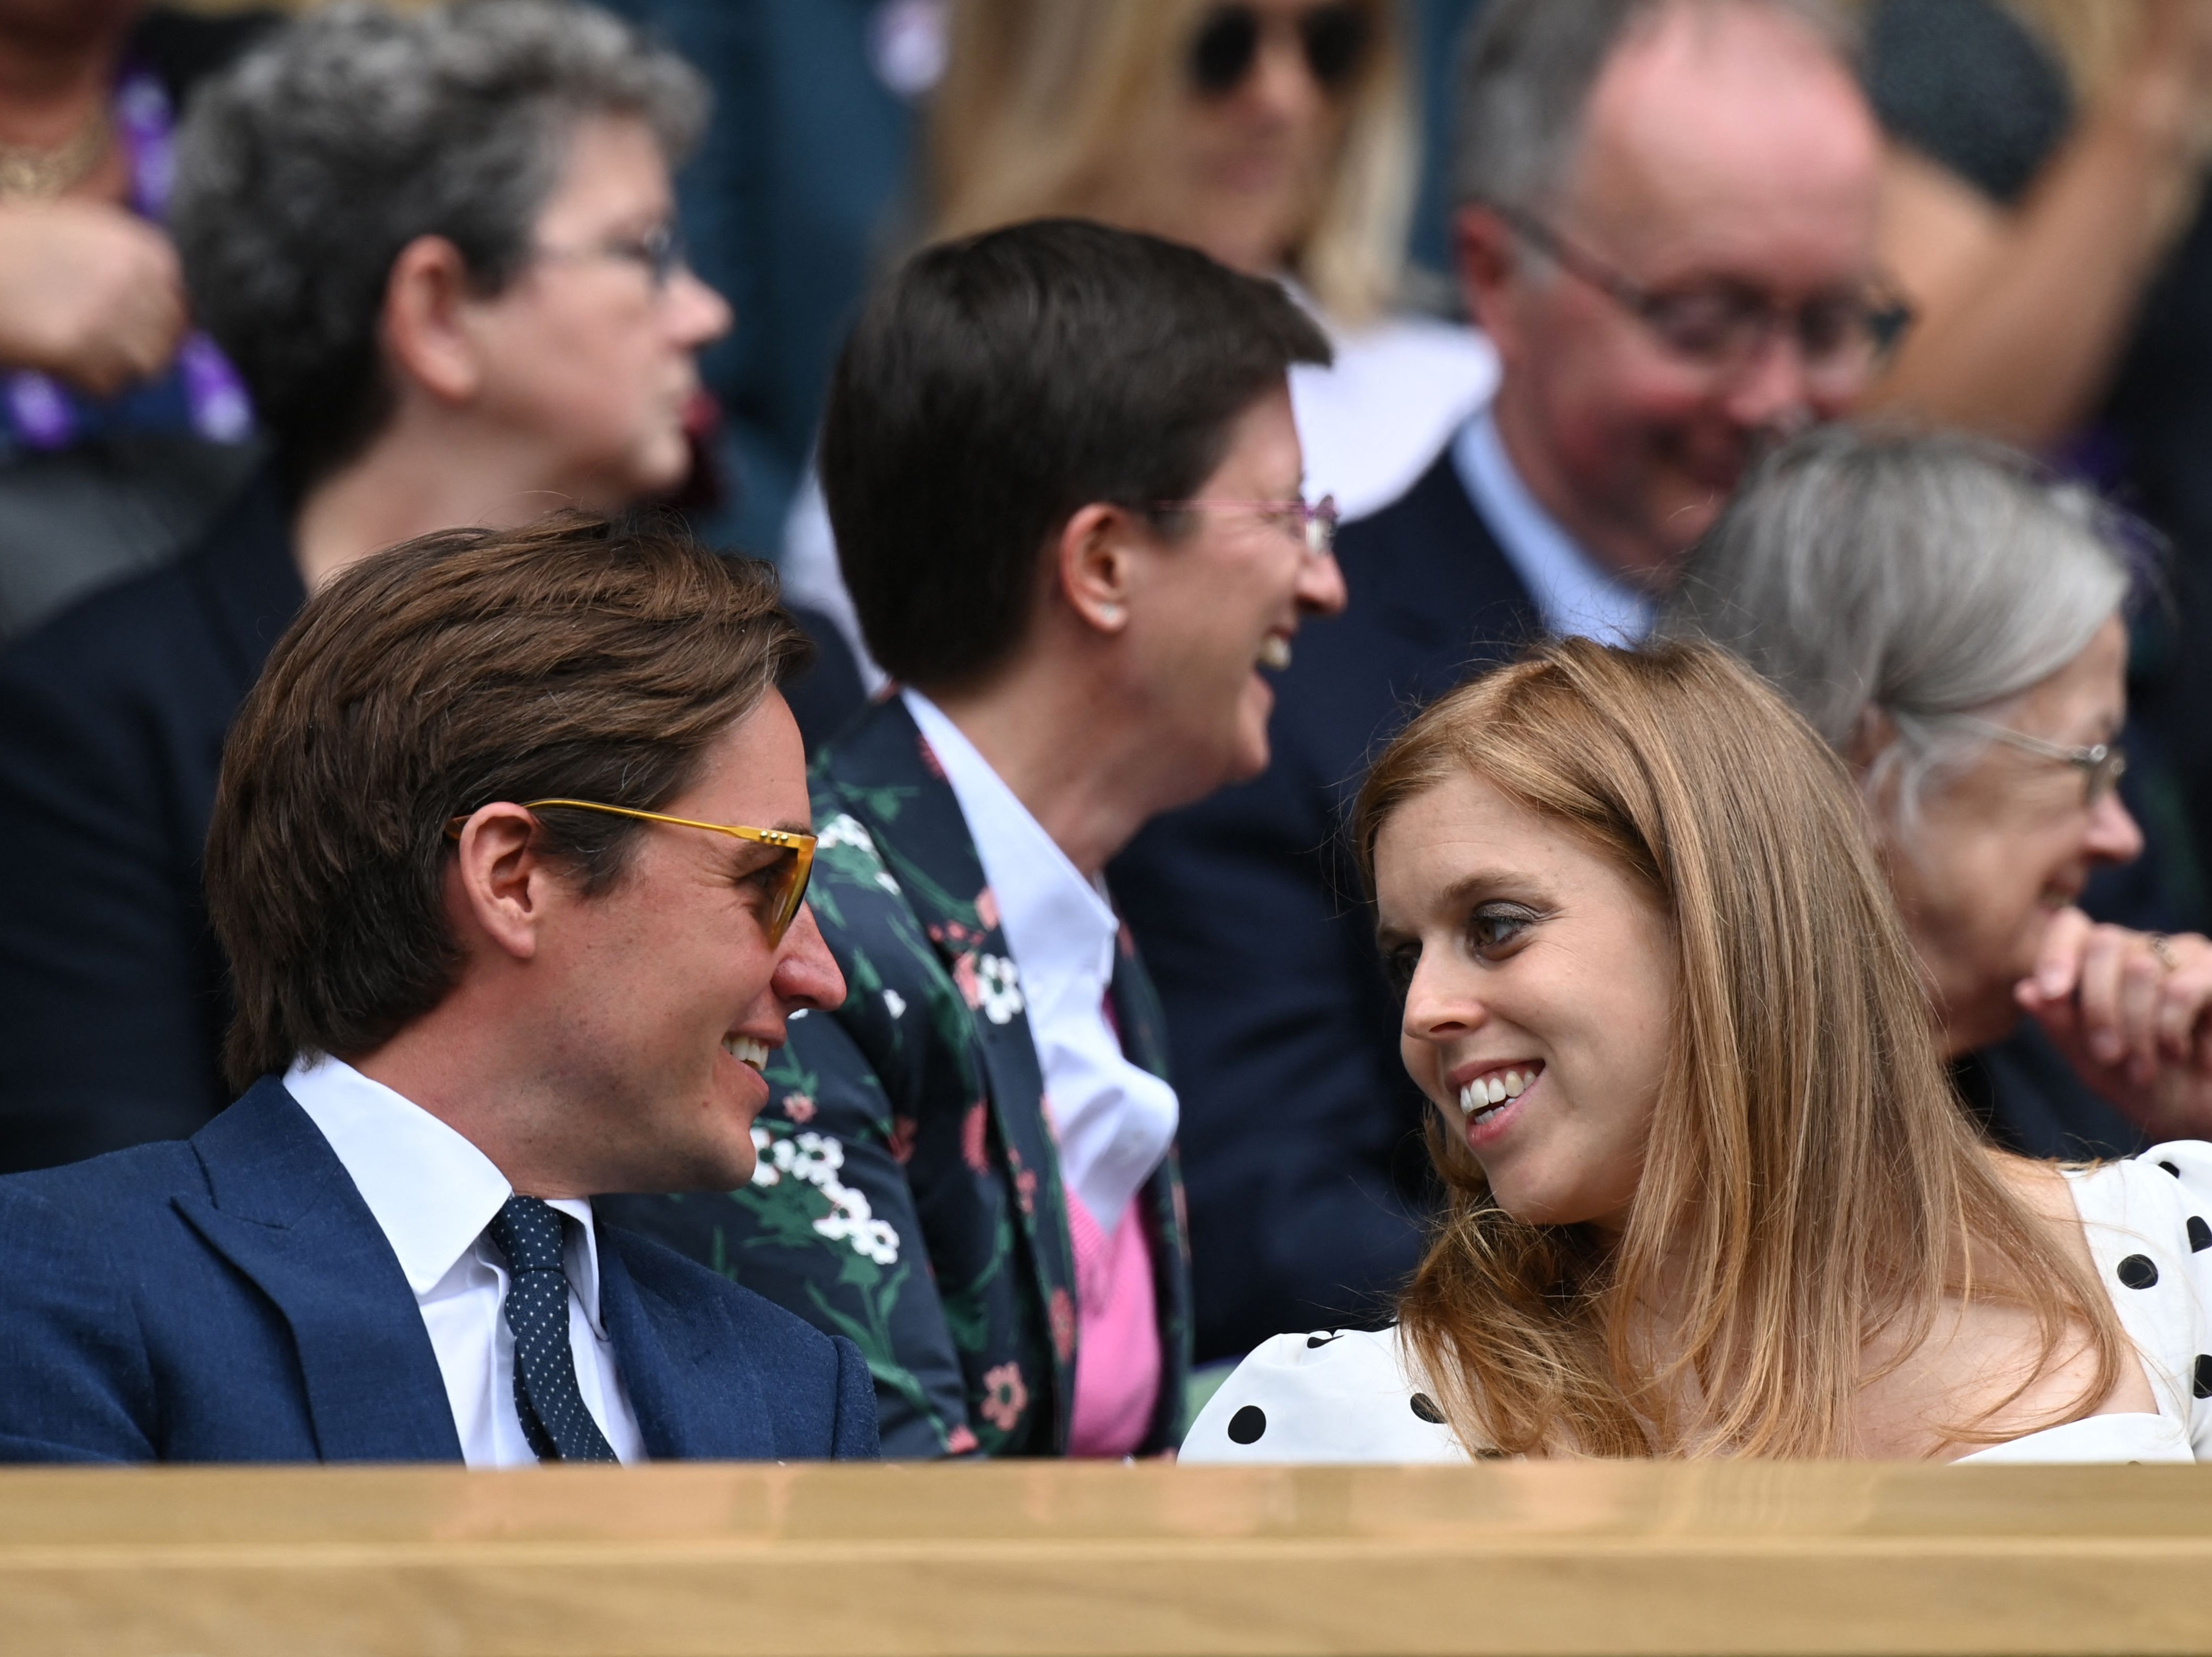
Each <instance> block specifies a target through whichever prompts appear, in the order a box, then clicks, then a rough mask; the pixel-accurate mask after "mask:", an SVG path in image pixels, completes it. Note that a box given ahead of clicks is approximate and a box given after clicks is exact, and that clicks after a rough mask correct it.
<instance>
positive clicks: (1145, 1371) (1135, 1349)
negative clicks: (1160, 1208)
mask: <svg viewBox="0 0 2212 1657" xmlns="http://www.w3.org/2000/svg"><path fill="white" fill-rule="evenodd" d="M1138 1201H1139V1199H1135V1198H1133V1199H1130V1203H1129V1205H1128V1207H1127V1208H1126V1209H1124V1210H1123V1211H1121V1223H1119V1224H1118V1225H1116V1226H1115V1228H1114V1235H1112V1236H1111V1237H1109V1236H1107V1235H1105V1234H1104V1233H1103V1232H1102V1231H1101V1230H1100V1229H1098V1222H1097V1220H1095V1219H1093V1218H1092V1217H1091V1211H1090V1210H1089V1209H1087V1208H1085V1206H1084V1205H1083V1199H1081V1198H1079V1197H1078V1196H1077V1195H1076V1194H1075V1193H1074V1192H1073V1191H1072V1190H1071V1191H1069V1192H1068V1193H1067V1233H1068V1237H1069V1240H1070V1241H1072V1242H1073V1244H1074V1245H1075V1313H1076V1342H1075V1418H1074V1420H1073V1422H1072V1423H1070V1425H1069V1429H1068V1437H1067V1453H1068V1454H1070V1455H1079V1456H1102V1457H1107V1458H1109V1459H1110V1458H1118V1457H1121V1456H1125V1455H1128V1454H1132V1453H1133V1451H1134V1450H1135V1449H1136V1448H1137V1447H1138V1446H1139V1444H1141V1443H1143V1442H1145V1434H1146V1430H1147V1429H1149V1428H1150V1427H1151V1426H1152V1410H1153V1407H1154V1405H1157V1404H1158V1401H1159V1396H1160V1325H1159V1317H1158V1308H1157V1307H1156V1305H1155V1302H1154V1300H1153V1296H1152V1249H1151V1247H1150V1246H1149V1245H1148V1244H1147V1243H1146V1241H1145V1223H1144V1220H1143V1217H1141V1216H1140V1215H1139V1213H1138V1211H1137V1203H1138Z"/></svg>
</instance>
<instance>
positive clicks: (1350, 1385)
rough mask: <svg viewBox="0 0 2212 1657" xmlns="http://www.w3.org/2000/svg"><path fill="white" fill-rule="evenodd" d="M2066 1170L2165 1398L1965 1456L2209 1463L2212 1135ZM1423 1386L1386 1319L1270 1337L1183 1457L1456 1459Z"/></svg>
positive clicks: (2109, 1286)
mask: <svg viewBox="0 0 2212 1657" xmlns="http://www.w3.org/2000/svg"><path fill="white" fill-rule="evenodd" d="M2067 1179H2068V1183H2069V1188H2070V1190H2071V1191H2072V1193H2073V1196H2074V1204H2075V1209H2076V1210H2077V1211H2079V1213H2080V1214H2081V1222H2082V1228H2083V1231H2084V1233H2085V1235H2087V1239H2088V1243H2089V1252H2090V1254H2091V1257H2092V1258H2093V1259H2094V1261H2095V1263H2096V1268H2097V1275H2098V1278H2099V1280H2100V1282H2101V1283H2102V1284H2104V1286H2105V1290H2106V1293H2107V1294H2109V1295H2111V1296H2112V1304H2113V1306H2114V1307H2115V1308H2117V1309H2118V1313H2119V1318H2120V1326H2121V1327H2122V1328H2123V1329H2124V1330H2125V1331H2126V1332H2127V1335H2128V1338H2129V1339H2130V1341H2132V1342H2133V1343H2134V1344H2135V1348H2136V1352H2137V1354H2138V1355H2139V1356H2140V1357H2141V1359H2142V1366H2143V1372H2144V1374H2145V1375H2147V1376H2148V1379H2149V1381H2150V1387H2151V1393H2152V1396H2153V1397H2154V1399H2156V1401H2157V1404H2158V1411H2157V1413H2156V1414H2154V1415H2153V1414H2134V1413H2130V1414H2121V1415H2103V1416H2092V1417H2088V1418H2087V1420H2084V1421H2076V1422H2073V1423H2069V1424H2068V1425H2066V1426H2063V1427H2054V1428H2051V1429H2048V1430H2046V1431H2044V1432H2039V1433H2030V1434H2028V1435H2027V1436H2025V1437H2022V1438H2017V1439H2014V1440H2012V1441H2010V1442H2008V1443H2004V1444H1996V1445H1992V1446H1990V1448H1987V1449H1984V1450H1980V1451H1977V1452H1976V1453H1975V1454H1972V1455H1968V1456H1964V1457H1961V1458H1960V1460H1961V1462H1988V1461H2027V1462H2063V1461H2195V1460H2212V1144H2206V1143H2204V1142H2203V1141H2202V1140H2195V1139H2188V1140H2178V1141H2175V1142H2174V1143H2172V1144H2163V1145H2160V1146H2157V1147H2155V1148H2154V1149H2153V1150H2147V1151H2145V1152H2143V1153H2142V1155H2141V1156H2135V1157H2130V1158H2129V1159H2128V1160H2127V1161H2125V1162H2107V1163H2106V1164H2104V1165H2103V1166H2101V1167H2099V1168H2089V1169H2086V1170H2083V1171H2081V1172H2080V1173H2075V1174H2069V1175H2068V1176H2067ZM1425 1385H1426V1384H1425V1382H1422V1381H1419V1379H1418V1378H1417V1377H1416V1376H1415V1375H1414V1374H1413V1370H1412V1368H1411V1366H1410V1365H1409V1364H1408V1363H1407V1358H1406V1355H1405V1353H1404V1351H1403V1349H1402V1346H1401V1342H1400V1341H1399V1338H1398V1335H1397V1332H1396V1331H1395V1330H1384V1331H1383V1332H1379V1333H1369V1332H1359V1331H1346V1332H1342V1333H1324V1334H1315V1335H1277V1336H1275V1337H1274V1338H1273V1339H1271V1340H1269V1341H1267V1342H1266V1343H1264V1344H1262V1345H1261V1346H1260V1347H1259V1348H1258V1349H1257V1350H1255V1351H1254V1352H1253V1353H1252V1354H1251V1356H1250V1357H1247V1358H1246V1359H1245V1360H1244V1362H1243V1363H1240V1364H1239V1365H1237V1370H1236V1373H1235V1374H1234V1375H1231V1376H1230V1377H1229V1379H1228V1380H1227V1381H1225V1382H1224V1383H1223V1384H1222V1387H1221V1389H1220V1391H1218V1392H1217V1393H1215V1394H1214V1395H1213V1397H1212V1399H1211V1400H1210V1401H1209V1402H1208V1403H1207V1405H1206V1408H1205V1409H1204V1410H1202V1411H1200V1413H1199V1417H1198V1419H1197V1420H1196V1421H1195V1422H1194V1423H1192V1425H1191V1429H1190V1432H1189V1433H1188V1435H1187V1436H1186V1437H1185V1438H1184V1440H1183V1446H1182V1460H1185V1461H1188V1462H1201V1463H1202V1462H1225V1461H1243V1462H1255V1463H1258V1462H1359V1461H1389V1462H1419V1461H1464V1460H1467V1453H1466V1452H1465V1451H1464V1450H1462V1448H1460V1445H1459V1442H1458V1441H1457V1439H1456V1438H1455V1437H1454V1436H1453V1435H1452V1432H1451V1429H1449V1427H1447V1426H1445V1425H1444V1424H1443V1411H1440V1410H1438V1409H1437V1406H1436V1404H1435V1401H1434V1400H1433V1399H1431V1397H1430V1396H1429V1394H1428V1393H1427V1391H1426V1390H1425Z"/></svg>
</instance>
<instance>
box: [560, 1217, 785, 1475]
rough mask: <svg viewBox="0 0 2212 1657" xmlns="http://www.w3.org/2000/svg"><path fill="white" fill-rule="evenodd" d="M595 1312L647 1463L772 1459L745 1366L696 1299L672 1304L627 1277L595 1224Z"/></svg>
mask: <svg viewBox="0 0 2212 1657" xmlns="http://www.w3.org/2000/svg"><path fill="white" fill-rule="evenodd" d="M708 1316H712V1317H714V1318H717V1319H719V1318H720V1308H718V1307H716V1306H714V1304H713V1302H708V1301H702V1302H700V1303H699V1304H696V1305H695V1306H692V1307H689V1308H682V1309H678V1308H674V1307H671V1306H670V1305H669V1304H668V1303H667V1302H666V1301H665V1300H663V1299H662V1298H661V1297H660V1296H657V1295H654V1294H653V1293H652V1292H651V1291H650V1290H647V1289H646V1288H645V1287H644V1286H643V1285H641V1284H639V1283H638V1281H637V1279H636V1278H634V1277H632V1276H631V1275H630V1272H629V1264H628V1262H627V1261H626V1260H625V1259H623V1253H622V1249H621V1247H620V1245H619V1243H618V1242H617V1240H616V1239H615V1238H614V1237H612V1236H611V1235H610V1234H609V1232H608V1230H607V1228H606V1227H605V1226H604V1225H602V1226H600V1227H599V1317H600V1320H602V1321H603V1322H604V1323H605V1325H606V1329H607V1338H608V1339H609V1340H610V1341H611V1342H612V1343H613V1345H614V1349H615V1363H616V1367H617V1369H619V1370H620V1372H621V1375H622V1381H623V1390H624V1391H626V1392H627V1393H629V1403H630V1408H631V1409H632V1410H633V1411H635V1412H636V1415H637V1426H638V1432H639V1434H640V1435H641V1436H642V1437H643V1438H644V1440H645V1453H646V1454H647V1455H648V1456H650V1457H651V1458H652V1459H653V1460H655V1461H671V1460H716V1461H768V1460H774V1459H775V1454H776V1444H775V1434H774V1433H773V1432H772V1431H771V1430H770V1428H769V1414H768V1408H767V1400H766V1399H763V1397H762V1396H761V1390H760V1378H759V1376H758V1375H756V1374H755V1373H754V1371H753V1369H751V1367H750V1365H746V1366H741V1367H737V1368H732V1365H731V1364H730V1363H729V1360H728V1353H729V1350H730V1343H729V1342H728V1341H720V1342H717V1341H716V1340H714V1338H712V1333H713V1332H712V1331H710V1330H708V1329H706V1328H704V1327H702V1325H701V1323H700V1320H701V1319H702V1317H708Z"/></svg>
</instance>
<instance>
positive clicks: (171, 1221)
mask: <svg viewBox="0 0 2212 1657" xmlns="http://www.w3.org/2000/svg"><path fill="white" fill-rule="evenodd" d="M806 648H807V646H806V645H805V639H804V636H803V635H802V634H800V633H799V630H798V628H797V627H796V626H795V624H794V623H793V622H792V620H791V618H790V617H789V616H787V614H786V613H785V612H784V611H783V610H781V609H780V608H779V607H778V605H777V603H776V588H775V578H774V576H773V575H772V574H770V573H769V571H768V570H767V568H765V567H764V566H762V565H758V564H754V563H750V562H744V561H736V560H727V559H724V558H722V557H720V556H718V555H715V554H714V553H711V552H708V551H707V550H705V549H702V548H700V547H698V546H696V545H695V544H693V543H691V542H690V540H689V538H688V537H684V536H681V535H679V534H676V533H673V532H669V531H661V530H659V529H655V528H653V527H650V526H647V527H641V528H623V527H622V526H618V525H610V524H608V523H606V522H605V521H604V520H601V519H593V518H591V517H588V516H586V515H583V514H566V515H562V516H558V517H556V518H553V519H548V520H546V521H544V522H543V523H540V524H538V525H532V526H529V527H526V528H523V529H520V530H515V531H488V530H456V531H448V532H446V533H443V534H438V535H431V536H426V537H422V538H421V539H419V540H416V541H412V542H410V543H406V544H405V545H404V546H401V547H398V548H395V549H392V551H390V552H387V553H385V554H383V555H380V556H378V557H375V558H373V559H370V560H368V561H364V562H362V563H360V564H358V565H357V566H356V568H353V569H352V570H351V571H349V573H348V574H345V575H343V576H341V577H339V578H338V579H337V580H336V581H334V582H333V583H331V585H330V586H328V587H326V588H325V590H324V591H323V592H321V593H319V595H318V596H317V597H315V598H313V599H311V600H310V601H309V602H308V604H307V609H306V610H304V611H303V612H302V614H301V617H300V620H299V622H298V623H297V624H296V625H295V626H294V627H293V628H291V630H290V631H289V632H288V633H287V634H285V636H284V638H283V640H281V641H280V642H279V643H278V645H277V646H276V651H275V652H274V653H273V654H272V656H271V657H270V662H269V665H268V669H267V671H265V672H264V674H263V675H262V677H261V679H260V682H259V683H258V684H257V685H256V686H255V688H254V690H253V692H252V695H250V696H249V697H248V698H247V700H246V706H245V707H244V708H243V709H242V710H241V712H240V716H239V722H238V727H237V730H236V731H235V732H234V734H233V737H232V738H231V741H230V743H229V745H228V750H227V751H226V754H225V756H224V762H223V770H222V785H221V788H220V791H219V792H218V794H217V797H216V809H215V820H214V822H213V825H212V827H211V828H210V832H209V836H208V853H207V861H208V895H209V905H210V912H211V913H212V915H213V917H214V920H215V925H216V932H218V934H219V935H220V936H221V938H222V943H223V945H224V947H225V948H226V949H227V950H228V952H229V955H230V958H231V962H232V963H233V968H234V973H235V976H236V982H237V994H238V1014H237V1017H236V1019H235V1021H234V1023H233V1025H232V1027H231V1030H230V1035H229V1041H228V1050H227V1051H228V1061H229V1066H230V1073H231V1075H232V1077H234V1079H235V1081H236V1082H237V1083H238V1084H239V1085H240V1087H241V1088H243V1089H244V1092H243V1095H242V1096H241V1097H240V1099H239V1100H238V1102H236V1103H235V1104H234V1105H232V1106H231V1107H230V1108H229V1109H228V1110H227V1111H225V1112H224V1113H223V1114H221V1115H220V1116H218V1117H217V1118H216V1120H214V1121H213V1122H211V1123H210V1124H209V1125H208V1126H206V1127H205V1128H203V1129H202V1130H201V1131H200V1132H198V1133H197V1134H196V1135H194V1136H193V1137H192V1138H191V1139H190V1140H187V1141H185V1142H183V1143H173V1144H156V1145H144V1146H139V1147H137V1148H135V1149H132V1150H120V1151H116V1152H113V1153H112V1154H110V1155H108V1156H100V1157H95V1158H94V1159H92V1160H91V1161H89V1162H79V1163H76V1164H74V1165H72V1166H70V1167H68V1168H53V1169H48V1170H46V1171H43V1172H40V1173H33V1174H17V1175H15V1176H12V1177H10V1178H8V1179H5V1180H0V1274H4V1276H5V1278H6V1279H7V1282H8V1286H9V1287H8V1294H7V1296H6V1297H5V1300H4V1302H0V1344H4V1345H5V1347H6V1350H7V1351H8V1355H9V1363H8V1384H7V1386H6V1387H4V1388H0V1459H6V1460H87V1461H149V1460H160V1461H348V1460H401V1461H434V1460H465V1461H466V1462H467V1463H468V1464H469V1465H470V1466H508V1465H513V1464H518V1463H530V1462H534V1461H541V1460H543V1461H553V1460H562V1461H616V1460H620V1461H626V1462H627V1461H636V1460H643V1459H647V1458H651V1459H656V1460H658V1459H664V1458H682V1457H716V1458H732V1457H738V1458H758V1459H768V1458H774V1459H778V1460H786V1459H792V1458H799V1457H827V1456H841V1457H842V1456H867V1455H872V1454H873V1453H874V1450H875V1444H876V1436H875V1421H874V1406H873V1400H872V1397H871V1393H870V1389H869V1386H868V1381H867V1372H866V1369H865V1367H864V1365H863V1363H862V1361H861V1359H860V1354H859V1353H858V1352H857V1351H855V1350H854V1349H853V1347H852V1346H851V1345H850V1344H849V1343H847V1342H843V1341H838V1340H833V1339H825V1338H823V1336H822V1335H821V1334H820V1333H819V1332H817V1331H815V1330H813V1329H811V1328H809V1327H808V1326H806V1325H805V1324H804V1323H802V1322H801V1321H799V1320H798V1319H796V1318H793V1317H792V1316H790V1315H789V1314H787V1313H786V1312H783V1311H782V1310H781V1309H779V1308H775V1307H773V1306H770V1305H769V1304H768V1303H766V1302H763V1300H761V1299H760V1297H759V1296H756V1295H752V1294H750V1293H748V1292H747V1291H746V1290H743V1289H741V1288H738V1287H737V1286H735V1285H733V1284H729V1283H727V1282H726V1281H724V1280H723V1279H721V1278H718V1277H717V1276H715V1275H714V1273H713V1272H708V1271H704V1270H702V1268H700V1267H699V1266H696V1265H695V1264H693V1263H692V1262H690V1261H688V1260H684V1259H679V1258H678V1257H677V1256H675V1255H673V1254H671V1253H669V1252H668V1251H667V1250H665V1249H664V1248H660V1247H656V1246H654V1245H653V1244H652V1243H650V1242H648V1241H645V1240H644V1239H642V1238H639V1237H635V1236H633V1235H628V1234H625V1233H623V1232H622V1231H620V1230H618V1229H611V1228H609V1227H606V1226H605V1225H603V1224H601V1223H599V1219H598V1217H596V1216H595V1215H594V1214H593V1212H592V1197H593V1196H594V1195H595V1194H597V1193H603V1192H606V1191H619V1190H641V1189H646V1190H657V1189H662V1188H684V1187H702V1186H704V1187H727V1186H729V1185H731V1184H732V1183H734V1182H738V1181H743V1180H744V1179H745V1178H746V1177H748V1176H749V1175H750V1174H751V1173H752V1171H753V1166H754V1156H755V1151H754V1137H753V1126H752V1125H753V1119H754V1117H755V1116H756V1115H757V1114H758V1113H759V1111H760V1109H761V1108H762V1106H763V1105H764V1104H765V1103H766V1102H767V1100H768V1092H769V1089H768V1083H767V1082H766V1081H765V1080H764V1079H763V1074H762V1072H763V1069H764V1068H765V1066H766V1065H767V1063H768V1060H769V1055H770V1054H771V1053H773V1052H774V1051H775V1049H776V1048H777V1047H780V1046H781V1044H782V1041H783V1040H784V1035H785V1030H786V1025H787V1020H788V1019H789V1018H790V1017H793V1016H794V1015H795V1014H797V1013H799V1012H802V1011H806V1010H808V1009H810V1008H814V1009H819V1008H826V1007H830V1006H834V1005H836V1003H837V1002H838V1001H839V1000H840V999H841V998H842V997H843V995H844V987H845V986H844V984H843V983H842V980H840V978H839V977H838V974H837V968H836V965H835V964H834V963H833V962H832V961H831V960H830V958H829V953H828V951H827V950H824V949H823V944H822V938H821V935H820V933H819V932H818V931H817V929H816V927H815V925H814V921H813V918H812V916H811V913H809V912H808V910H807V909H806V907H805V889H806V883H807V877H808V872H809V870H810V868H811V863H812V858H813V850H814V843H815V842H814V837H813V835H812V832H811V827H810V822H809V818H808V814H807V813H808V807H807V800H806V782H805V758H804V752H803V750H802V748H801V746H800V743H799V731H798V727H797V725H795V724H794V723H793V719H792V717H791V713H790V710H789V709H788V708H787V707H786V706H785V705H784V702H783V699H782V697H781V695H779V694H778V692H777V689H776V686H777V683H778V681H779V680H780V679H781V678H782V677H783V676H784V675H785V674H786V673H787V672H788V671H790V670H791V669H792V668H793V666H794V665H796V664H797V663H799V661H800V660H801V659H803V658H804V656H805V651H806Z"/></svg>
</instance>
